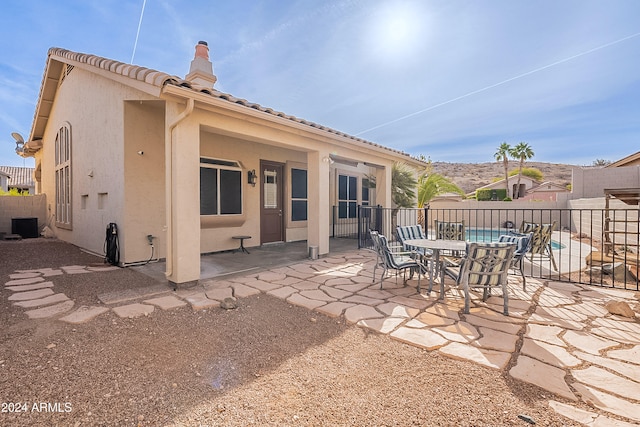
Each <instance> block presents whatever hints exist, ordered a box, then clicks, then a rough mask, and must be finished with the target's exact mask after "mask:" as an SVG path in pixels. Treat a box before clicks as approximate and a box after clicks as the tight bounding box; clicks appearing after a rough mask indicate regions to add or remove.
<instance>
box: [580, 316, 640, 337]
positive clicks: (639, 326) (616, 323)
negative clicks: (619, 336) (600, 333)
mask: <svg viewBox="0 0 640 427" xmlns="http://www.w3.org/2000/svg"><path fill="white" fill-rule="evenodd" d="M592 325H593V326H601V327H604V328H610V329H618V330H620V331H626V332H633V333H634V334H640V323H637V322H634V321H620V320H615V319H613V318H610V317H609V318H598V319H595V320H594V321H593V322H592Z"/></svg>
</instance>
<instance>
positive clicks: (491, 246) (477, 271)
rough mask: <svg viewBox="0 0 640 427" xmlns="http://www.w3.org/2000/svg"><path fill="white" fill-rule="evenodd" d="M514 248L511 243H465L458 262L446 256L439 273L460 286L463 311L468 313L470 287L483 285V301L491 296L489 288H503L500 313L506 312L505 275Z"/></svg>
mask: <svg viewBox="0 0 640 427" xmlns="http://www.w3.org/2000/svg"><path fill="white" fill-rule="evenodd" d="M515 250H516V245H515V244H514V243H467V252H466V256H465V257H464V258H463V259H462V261H461V262H460V263H451V261H450V260H447V259H445V260H444V261H443V265H442V272H443V273H444V274H446V275H447V276H449V277H451V278H452V279H453V280H455V281H456V285H458V286H462V289H463V291H464V313H466V314H469V305H470V296H469V288H482V289H483V295H482V300H483V301H486V300H487V298H488V297H489V295H491V288H493V287H498V286H500V287H502V298H503V300H504V308H503V313H504V315H505V316H508V315H509V294H508V292H507V276H508V274H509V268H510V267H511V263H512V261H513V254H514V252H515Z"/></svg>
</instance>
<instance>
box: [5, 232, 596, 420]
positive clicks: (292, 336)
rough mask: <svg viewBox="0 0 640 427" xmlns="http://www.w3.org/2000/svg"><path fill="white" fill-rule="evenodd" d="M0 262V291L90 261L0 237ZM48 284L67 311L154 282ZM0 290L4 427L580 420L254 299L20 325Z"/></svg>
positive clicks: (519, 387) (470, 373)
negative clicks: (24, 272) (12, 408)
mask: <svg viewBox="0 0 640 427" xmlns="http://www.w3.org/2000/svg"><path fill="white" fill-rule="evenodd" d="M0 260H1V263H0V279H1V280H2V283H3V284H4V283H5V282H6V281H7V280H9V277H8V275H9V274H11V273H13V272H15V270H18V269H31V268H42V267H59V266H63V265H73V264H81V265H87V264H92V263H100V262H101V259H100V258H96V257H94V256H92V255H89V254H86V253H83V252H81V251H79V250H78V249H77V248H75V247H74V246H72V245H68V244H64V243H61V242H57V241H48V240H43V239H32V240H25V241H22V242H0ZM53 280H54V283H55V290H56V292H64V293H65V294H67V295H68V296H69V297H70V298H72V299H74V300H75V301H76V306H78V305H83V304H84V305H88V304H92V305H96V304H98V299H97V297H96V296H97V295H98V294H100V293H103V292H109V291H114V290H118V289H126V288H130V287H137V286H149V285H153V284H157V283H156V282H154V281H153V280H152V279H149V278H148V277H146V276H144V275H142V274H140V273H138V272H136V271H133V270H130V269H122V270H118V271H111V272H100V273H90V274H81V275H64V276H56V277H54V278H53ZM1 294H2V295H1V298H0V321H1V325H2V328H1V330H0V339H1V341H0V400H1V401H2V402H4V403H8V402H22V403H27V408H26V411H25V412H21V413H15V412H13V413H8V412H3V413H0V425H2V426H56V425H59V426H86V425H91V426H93V425H100V426H245V425H260V426H262V425H277V426H324V425H330V426H408V425H419V426H527V425H529V424H528V423H527V422H525V421H523V420H522V419H520V418H518V415H520V414H526V415H528V416H530V417H531V418H532V419H533V420H535V422H536V423H537V425H543V426H573V425H579V424H575V423H573V422H572V421H570V420H568V419H566V418H563V417H561V416H559V415H557V414H555V413H554V411H553V410H552V409H550V408H549V405H548V400H549V399H551V398H554V396H551V395H549V393H547V392H545V391H544V390H542V389H539V388H537V387H535V386H532V385H529V384H526V383H522V382H520V381H517V380H514V379H513V378H510V377H509V376H508V375H507V374H506V373H505V372H501V371H496V370H491V369H487V368H483V367H481V366H479V365H475V364H472V363H468V362H462V361H456V360H452V359H449V358H446V357H443V356H440V355H439V354H438V353H437V352H426V351H423V350H420V349H418V348H414V347H411V346H408V345H405V344H402V343H399V342H397V341H393V340H391V339H390V338H389V337H387V336H383V335H378V334H373V333H367V332H366V331H365V330H363V329H360V328H358V327H356V326H353V325H345V324H344V320H343V319H332V318H329V317H324V316H321V315H318V314H316V313H312V312H310V311H308V310H306V309H303V308H300V307H295V306H291V305H289V304H287V303H286V302H285V301H282V300H280V299H277V298H273V297H270V296H268V295H265V294H261V295H257V296H254V297H250V298H243V299H240V300H239V307H238V308H237V309H236V310H231V311H225V310H222V309H212V310H204V311H198V312H194V311H193V310H192V309H191V308H190V307H182V308H178V309H175V310H171V311H161V310H156V311H155V312H154V313H152V314H151V315H150V316H148V317H144V318H138V319H120V318H118V317H117V316H116V315H115V314H114V313H113V312H108V313H106V314H103V315H101V316H99V317H98V318H96V319H94V320H92V321H90V322H88V323H86V324H81V325H70V324H66V323H63V322H60V321H54V320H46V319H45V320H29V319H27V317H26V316H25V315H24V314H23V310H22V309H19V308H17V307H13V306H12V305H10V304H9V303H8V301H7V296H8V295H9V294H10V292H9V291H7V290H4V289H2V291H1ZM555 399H556V400H560V401H562V399H561V398H558V397H555ZM34 403H35V404H36V409H37V408H40V406H39V405H40V404H41V403H45V407H46V408H45V409H47V410H42V411H38V410H34V406H33V405H34ZM46 404H49V405H48V407H47V405H46ZM3 408H5V409H6V407H4V406H3ZM52 410H56V411H55V412H50V411H52ZM591 410H593V409H591Z"/></svg>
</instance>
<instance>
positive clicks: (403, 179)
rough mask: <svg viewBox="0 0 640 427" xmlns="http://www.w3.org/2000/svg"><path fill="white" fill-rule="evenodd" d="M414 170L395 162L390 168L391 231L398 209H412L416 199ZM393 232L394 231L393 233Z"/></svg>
mask: <svg viewBox="0 0 640 427" xmlns="http://www.w3.org/2000/svg"><path fill="white" fill-rule="evenodd" d="M416 184H417V181H416V178H415V170H414V169H413V168H411V166H409V165H407V164H406V163H400V162H395V163H394V164H393V167H392V168H391V201H392V202H393V209H392V211H391V230H395V229H396V224H397V222H398V219H397V217H396V216H397V214H398V211H399V210H400V208H412V207H414V206H415V205H414V203H415V199H416V192H415V188H416ZM394 232H395V231H394Z"/></svg>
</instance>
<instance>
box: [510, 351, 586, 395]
mask: <svg viewBox="0 0 640 427" xmlns="http://www.w3.org/2000/svg"><path fill="white" fill-rule="evenodd" d="M509 374H510V375H511V376H512V377H513V378H516V379H518V380H521V381H524V382H528V383H531V384H534V385H537V386H538V387H540V388H543V389H545V390H548V391H550V392H552V393H555V394H557V395H559V396H562V397H565V398H567V399H570V400H574V401H576V400H578V399H577V398H576V396H575V395H574V394H573V392H572V391H571V389H570V388H569V386H568V385H567V383H566V382H565V380H564V377H565V375H566V373H565V371H564V370H562V369H560V368H557V367H555V366H551V365H548V364H546V363H542V362H540V361H537V360H535V359H532V358H530V357H527V356H523V355H521V356H519V357H518V361H517V363H516V365H515V366H514V367H513V368H511V370H509Z"/></svg>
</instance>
